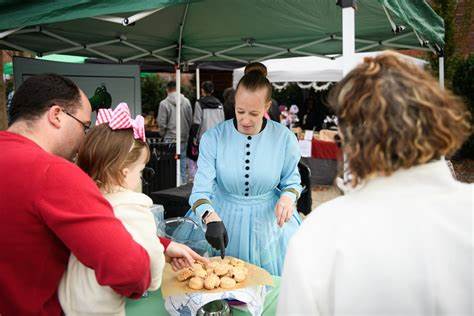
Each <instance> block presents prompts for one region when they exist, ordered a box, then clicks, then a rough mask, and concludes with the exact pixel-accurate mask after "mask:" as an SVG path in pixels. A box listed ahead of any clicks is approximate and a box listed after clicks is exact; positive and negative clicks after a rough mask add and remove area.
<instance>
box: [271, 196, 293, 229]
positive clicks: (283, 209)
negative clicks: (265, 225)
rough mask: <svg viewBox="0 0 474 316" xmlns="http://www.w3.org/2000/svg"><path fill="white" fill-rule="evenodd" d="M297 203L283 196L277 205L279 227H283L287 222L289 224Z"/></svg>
mask: <svg viewBox="0 0 474 316" xmlns="http://www.w3.org/2000/svg"><path fill="white" fill-rule="evenodd" d="M294 205H295V203H294V202H293V200H292V199H291V198H290V197H289V196H287V195H282V196H281V197H280V199H279V200H278V202H277V204H276V205H275V216H276V218H277V223H278V226H280V227H282V226H283V225H284V224H285V223H286V222H288V221H289V220H290V218H291V216H292V215H293V210H294Z"/></svg>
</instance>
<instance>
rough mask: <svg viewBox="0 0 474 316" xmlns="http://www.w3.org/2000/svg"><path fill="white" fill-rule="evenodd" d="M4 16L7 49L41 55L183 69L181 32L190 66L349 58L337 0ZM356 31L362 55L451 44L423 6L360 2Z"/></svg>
mask: <svg viewBox="0 0 474 316" xmlns="http://www.w3.org/2000/svg"><path fill="white" fill-rule="evenodd" d="M146 10H156V12H152V13H150V14H149V15H148V16H146V17H145V18H143V19H141V20H138V21H136V22H135V23H134V24H133V25H129V26H124V25H121V24H117V23H112V22H108V21H103V20H99V19H97V17H98V16H104V15H107V16H115V17H119V16H120V17H130V16H133V15H134V14H136V13H138V12H141V11H146ZM0 12H1V13H0V47H1V48H7V49H12V48H13V49H18V50H29V51H32V52H34V53H37V54H39V55H47V54H51V53H69V54H74V55H81V56H87V57H104V58H107V59H109V60H112V61H114V62H121V61H130V60H136V59H140V60H141V61H143V60H146V59H149V60H150V59H151V60H157V59H159V60H162V61H166V62H169V63H175V62H176V61H177V60H178V58H179V57H178V56H179V53H178V51H179V50H178V44H179V38H180V24H183V28H182V37H181V38H182V42H181V44H182V45H183V46H182V50H181V55H180V57H181V58H180V61H181V62H193V61H204V60H208V61H209V60H210V61H212V60H238V61H241V62H246V61H253V60H260V59H267V58H276V57H278V58H283V57H292V56H304V55H329V54H341V52H342V35H341V32H342V25H341V8H340V7H338V6H337V5H336V1H335V0H293V1H290V0H286V1H285V0H201V1H164V0H161V1H159V0H148V1H130V0H128V1H127V0H109V1H104V0H102V1H99V0H95V1H92V0H89V1H86V0H82V1H52V0H48V1H46V0H42V1H34V2H28V4H24V3H22V4H18V3H17V2H16V1H12V0H4V1H0ZM355 23H356V24H355V28H356V29H355V31H356V50H358V51H374V50H380V49H383V48H394V49H397V48H410V47H412V48H416V47H418V48H420V49H425V50H427V48H426V47H427V46H429V47H430V48H431V49H433V48H440V47H443V45H444V42H443V38H444V26H443V21H442V19H441V18H440V17H439V16H437V15H436V14H435V13H434V12H433V10H432V9H431V8H430V7H429V5H427V4H426V3H425V1H421V0H420V1H410V0H360V1H358V2H357V10H356V13H355ZM17 28H18V29H19V30H17V31H15V32H12V33H9V32H11V31H9V30H15V29H17ZM393 29H397V30H399V31H400V30H401V31H400V32H398V33H395V32H394V31H393ZM2 37H3V38H2ZM420 43H425V47H424V48H423V47H422V46H421V45H420ZM426 44H427V45H426ZM232 48H234V49H232Z"/></svg>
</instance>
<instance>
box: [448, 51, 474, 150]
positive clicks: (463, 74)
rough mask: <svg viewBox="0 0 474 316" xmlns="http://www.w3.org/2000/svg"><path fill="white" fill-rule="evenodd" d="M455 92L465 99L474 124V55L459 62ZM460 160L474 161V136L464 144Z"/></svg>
mask: <svg viewBox="0 0 474 316" xmlns="http://www.w3.org/2000/svg"><path fill="white" fill-rule="evenodd" d="M453 90H454V92H455V93H456V94H457V95H459V96H460V97H462V98H463V99H464V102H465V103H466V106H467V107H468V109H469V111H470V112H471V124H472V123H473V122H474V120H473V118H474V54H472V53H471V54H470V55H469V57H467V58H466V59H465V60H462V61H460V62H459V64H458V65H457V67H456V70H455V72H454V75H453ZM457 156H458V158H470V159H474V135H472V134H471V137H469V139H468V140H467V141H466V142H465V143H464V145H463V147H462V148H461V150H460V151H459V153H458V154H457Z"/></svg>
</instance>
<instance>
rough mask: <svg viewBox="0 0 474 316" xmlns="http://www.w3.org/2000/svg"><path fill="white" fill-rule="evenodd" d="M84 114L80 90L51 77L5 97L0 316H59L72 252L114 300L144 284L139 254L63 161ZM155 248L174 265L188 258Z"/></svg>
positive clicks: (78, 136) (82, 128)
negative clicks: (7, 104) (9, 99)
mask: <svg viewBox="0 0 474 316" xmlns="http://www.w3.org/2000/svg"><path fill="white" fill-rule="evenodd" d="M91 111H92V109H91V105H90V103H89V100H88V99H87V97H86V95H85V94H84V92H83V91H82V90H80V89H79V88H78V87H77V86H76V84H74V82H72V81H71V80H70V79H67V78H65V77H62V76H60V75H56V74H44V75H37V76H31V77H29V78H28V79H26V80H25V81H24V82H23V84H22V85H21V86H20V87H19V88H18V89H17V91H16V93H15V95H14V96H13V100H12V105H11V108H10V115H11V117H10V118H11V121H10V124H11V125H10V126H9V128H8V129H7V130H6V131H0V147H1V148H2V154H1V155H0V174H1V175H2V177H1V179H0V192H1V194H0V249H1V251H0V314H2V315H39V314H40V315H61V314H62V311H61V307H60V304H59V301H58V295H57V294H58V287H59V283H60V280H61V277H62V275H63V274H64V271H65V269H66V266H67V263H68V259H69V256H70V254H71V252H72V253H74V256H75V257H76V258H77V259H78V260H79V261H80V262H81V263H82V264H84V265H85V266H87V267H89V268H91V269H93V270H94V271H95V277H96V278H97V281H98V282H99V283H100V284H102V285H107V286H109V287H110V288H112V289H113V290H114V291H115V292H116V293H118V294H120V295H123V296H126V297H132V298H138V297H141V295H142V294H143V292H144V291H145V290H146V289H147V288H148V287H149V286H150V275H151V274H150V258H149V256H148V254H147V252H146V250H145V249H144V248H143V247H142V246H140V244H138V243H136V242H135V241H134V240H133V238H132V237H131V236H130V234H129V233H128V232H127V230H126V229H125V227H124V226H123V224H122V223H121V222H120V221H119V220H118V219H117V218H116V217H115V216H114V213H113V210H112V208H111V206H110V204H109V203H108V202H107V200H106V199H104V197H103V196H102V194H101V192H100V191H99V189H98V188H97V186H96V184H95V183H94V182H93V181H92V180H91V179H90V177H89V176H88V175H87V174H86V173H84V172H83V171H82V170H81V169H80V168H78V167H77V166H76V165H74V164H73V163H72V162H71V161H72V160H73V159H74V158H75V157H76V154H77V151H78V148H79V147H80V145H81V143H82V142H83V140H84V137H85V133H86V132H87V130H88V129H89V126H90V122H91ZM163 242H164V243H165V242H167V243H169V241H165V240H164V241H163ZM164 246H165V248H166V250H165V251H166V254H167V256H169V257H172V258H174V260H175V261H176V260H182V259H183V258H185V255H188V254H187V253H186V249H185V248H183V247H179V246H175V245H173V244H169V245H168V246H167V247H166V245H164ZM104 254H106V255H104ZM124 254H126V255H124ZM124 272H126V273H124Z"/></svg>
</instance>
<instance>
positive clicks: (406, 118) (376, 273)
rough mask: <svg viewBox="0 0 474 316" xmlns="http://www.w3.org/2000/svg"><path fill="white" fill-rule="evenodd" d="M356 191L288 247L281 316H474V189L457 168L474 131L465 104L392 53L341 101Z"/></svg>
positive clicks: (346, 89) (345, 86)
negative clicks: (449, 159) (455, 157)
mask: <svg viewBox="0 0 474 316" xmlns="http://www.w3.org/2000/svg"><path fill="white" fill-rule="evenodd" d="M331 100H332V101H331V103H332V106H333V108H334V110H335V112H336V115H337V117H338V118H339V130H340V132H341V135H342V136H341V139H342V148H343V151H344V153H345V154H346V158H347V162H348V166H349V169H350V172H351V175H352V181H351V186H352V187H353V188H354V189H353V190H351V191H350V192H347V194H346V195H344V196H342V197H339V198H336V199H334V200H332V201H329V202H326V203H324V204H323V205H321V206H320V207H318V208H317V209H316V210H315V211H314V212H312V213H311V214H309V216H308V217H306V219H305V221H304V222H303V224H302V226H301V228H300V229H299V231H298V232H297V233H296V234H295V235H294V237H293V238H292V239H291V241H290V245H289V247H288V253H287V256H286V260H285V268H284V272H283V277H282V283H281V291H280V296H279V303H278V309H277V314H278V315H349V314H351V315H428V314H436V315H471V314H472V310H473V300H472V298H473V284H474V283H473V281H474V277H473V273H472V262H473V261H472V260H473V256H474V251H473V249H474V248H473V240H472V230H473V222H472V215H473V213H472V210H473V204H472V203H473V200H472V196H473V195H472V193H473V185H472V184H463V183H459V182H457V181H456V180H455V179H454V178H453V176H452V175H451V172H450V170H449V168H448V166H447V164H446V161H445V158H444V157H446V156H449V155H452V154H453V153H454V152H455V151H456V150H457V149H458V148H459V147H460V146H461V144H462V143H463V142H464V140H466V138H467V137H468V136H469V134H470V133H471V131H472V128H471V125H470V119H469V114H468V112H467V111H466V108H465V107H464V105H463V104H462V103H461V102H460V100H459V99H458V98H457V97H455V96H453V94H452V93H451V92H449V91H447V90H443V89H441V88H440V87H439V85H438V82H437V81H436V80H435V79H434V78H433V77H431V75H429V74H428V73H426V72H425V71H423V70H421V69H419V68H418V67H417V66H416V65H413V64H408V63H406V62H405V61H403V59H402V58H401V57H400V55H399V54H396V53H393V52H389V53H385V54H382V55H379V56H377V57H373V58H366V59H365V62H364V63H362V64H361V65H359V66H358V67H357V68H355V69H354V70H353V71H351V72H350V73H349V74H348V75H347V76H346V77H345V78H344V79H343V80H342V81H341V82H340V83H339V84H338V86H337V88H336V89H335V90H334V91H333V95H332V98H331Z"/></svg>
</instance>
